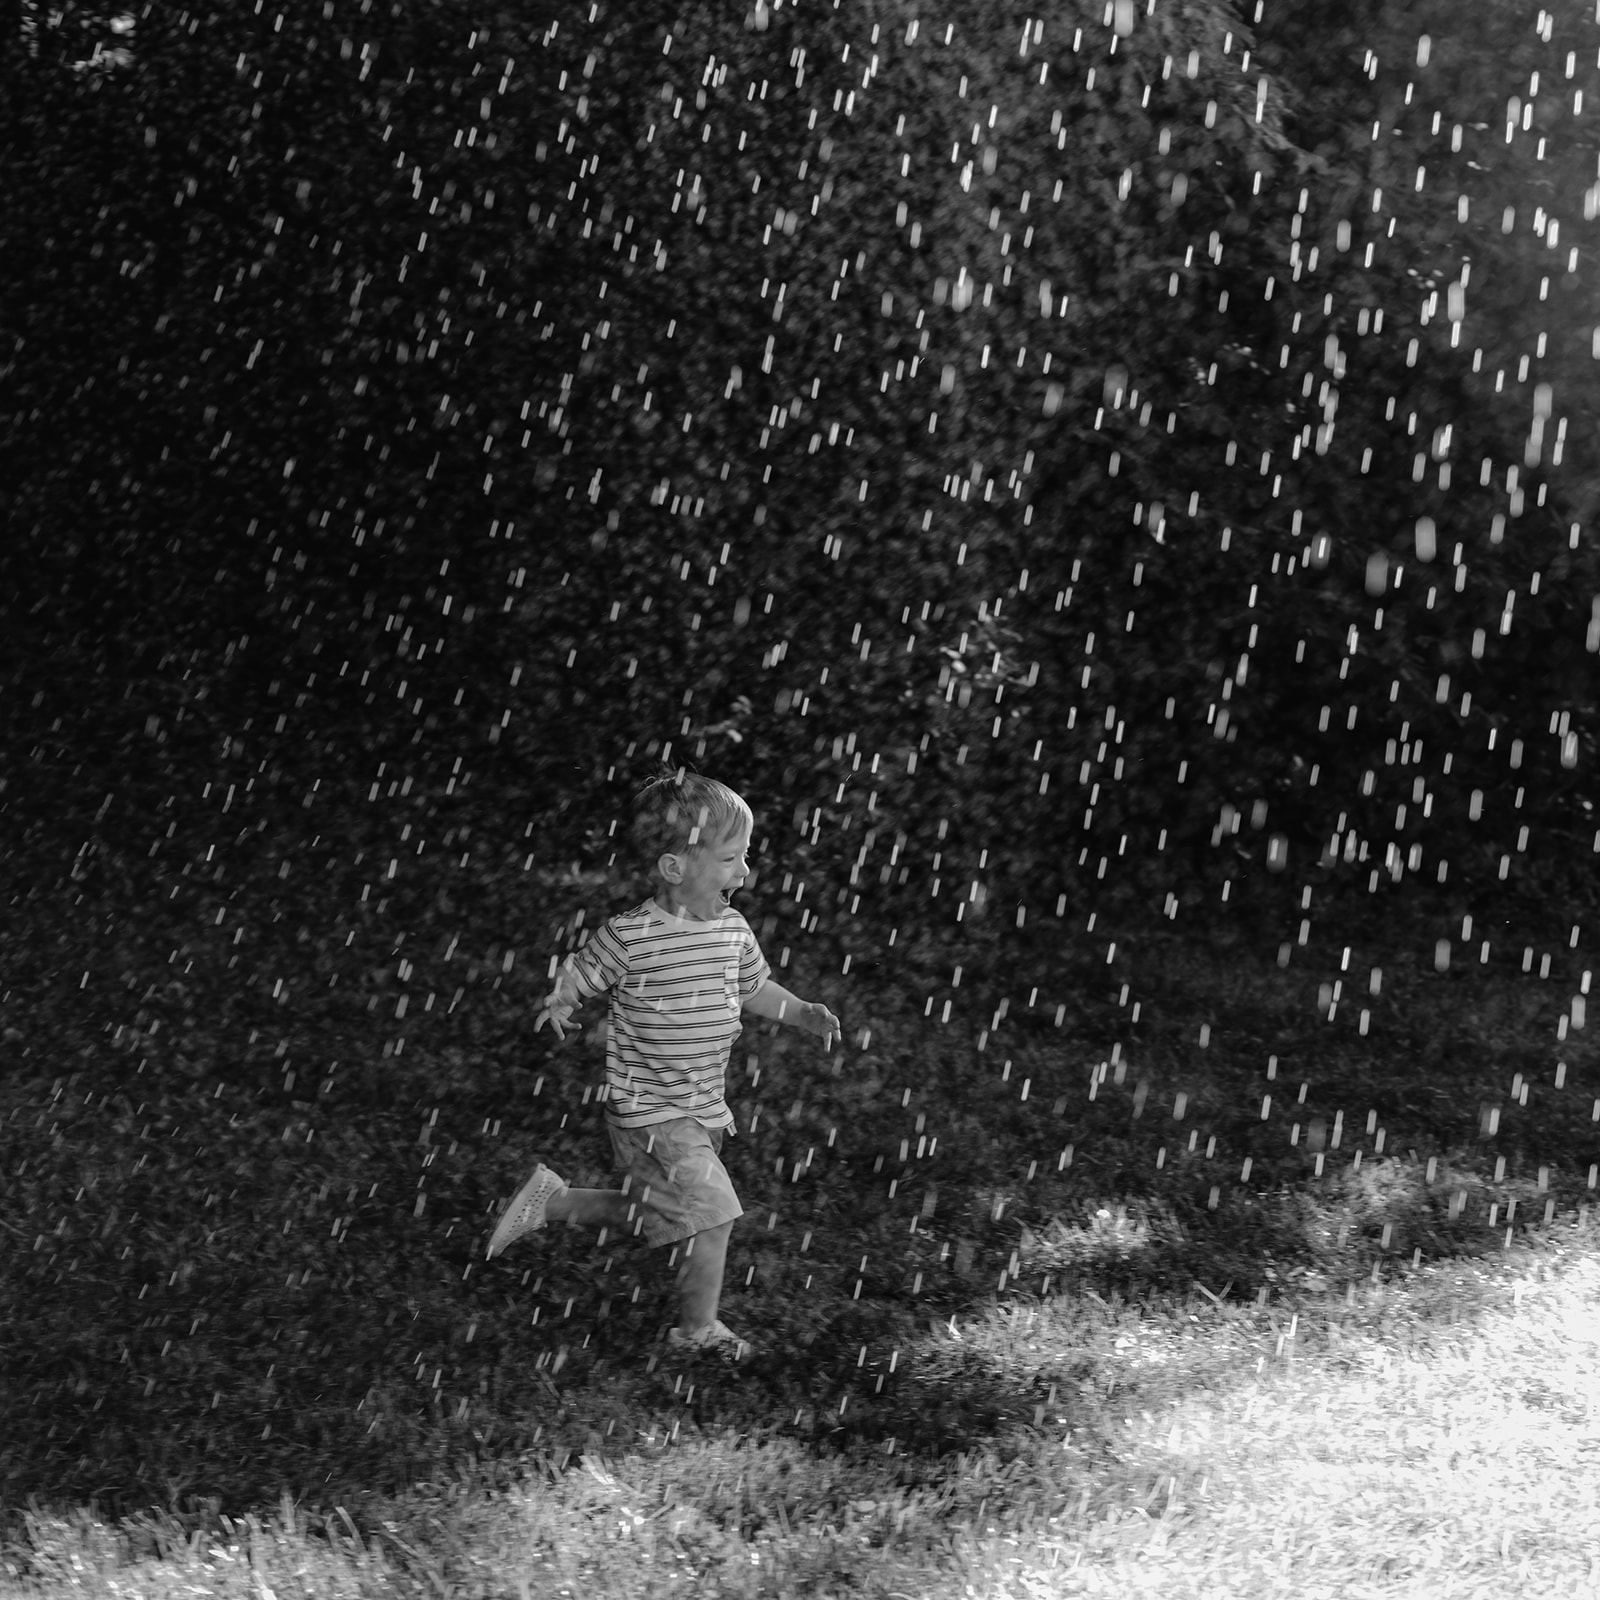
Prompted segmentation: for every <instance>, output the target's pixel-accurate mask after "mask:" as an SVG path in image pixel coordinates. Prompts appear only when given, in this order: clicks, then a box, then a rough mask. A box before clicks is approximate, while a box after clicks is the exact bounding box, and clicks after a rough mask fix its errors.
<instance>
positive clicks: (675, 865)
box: [656, 853, 683, 883]
mask: <svg viewBox="0 0 1600 1600" xmlns="http://www.w3.org/2000/svg"><path fill="white" fill-rule="evenodd" d="M656 871H657V872H658V873H659V874H660V875H661V878H662V880H663V881H664V882H666V883H681V882H682V881H683V857H682V856H677V855H672V854H670V853H669V854H667V855H663V856H660V857H658V858H657V860H656Z"/></svg>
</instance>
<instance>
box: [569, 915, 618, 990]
mask: <svg viewBox="0 0 1600 1600" xmlns="http://www.w3.org/2000/svg"><path fill="white" fill-rule="evenodd" d="M565 964H566V968H567V971H568V972H570V973H571V974H572V975H573V977H574V978H576V979H577V980H578V983H579V985H580V986H581V987H582V988H583V989H584V990H586V991H587V992H588V993H589V994H600V993H602V992H603V991H605V990H607V989H611V988H614V987H615V986H616V985H617V984H619V983H621V982H622V980H623V979H624V978H625V977H627V975H628V946H627V942H626V941H625V940H624V939H623V937H622V934H621V932H620V930H619V929H618V927H617V919H616V918H615V917H612V918H609V919H608V920H607V921H605V922H604V923H602V924H601V925H600V927H598V928H597V929H596V930H595V933H594V937H593V938H592V939H590V941H589V942H588V943H587V944H586V945H585V946H584V947H583V948H582V949H581V950H574V951H573V952H572V954H571V955H570V956H568V957H567V959H566V963H565Z"/></svg>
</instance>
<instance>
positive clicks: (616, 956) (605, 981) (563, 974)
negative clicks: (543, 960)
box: [533, 923, 628, 1039]
mask: <svg viewBox="0 0 1600 1600" xmlns="http://www.w3.org/2000/svg"><path fill="white" fill-rule="evenodd" d="M627 969H628V952H627V949H626V947H625V945H624V944H623V942H622V940H621V939H620V938H619V937H618V936H617V934H616V932H615V930H614V929H613V928H612V926H611V924H610V923H606V924H605V925H604V926H602V927H601V928H600V929H598V930H597V932H596V934H595V937H594V938H593V939H592V940H590V942H589V943H588V944H587V945H585V946H584V948H583V949H582V950H579V951H575V952H574V953H573V954H572V955H570V956H568V957H567V959H566V960H565V961H564V962H562V964H561V966H560V967H559V968H558V969H557V972H556V980H555V987H554V988H553V989H551V991H550V993H549V994H547V995H546V996H545V998H544V1002H543V1004H542V1005H541V1006H540V1007H539V1015H538V1016H537V1017H535V1018H534V1023H533V1031H534V1032H535V1033H537V1032H538V1031H539V1030H540V1028H542V1027H543V1026H544V1025H545V1023H547V1022H548V1023H549V1024H550V1026H551V1027H552V1028H554V1029H555V1033H556V1038H557V1039H565V1038H566V1036H567V1035H566V1029H567V1028H569V1027H571V1026H574V1024H573V1022H572V1013H573V1012H574V1011H576V1010H577V1009H578V1007H579V1006H580V1005H581V1004H582V1003H583V1002H584V1001H585V1000H587V999H589V997H590V996H591V995H597V994H603V993H604V992H605V991H606V990H607V989H609V988H611V986H612V985H613V984H614V983H617V982H619V981H620V980H621V979H622V977H623V976H624V975H625V974H626V972H627Z"/></svg>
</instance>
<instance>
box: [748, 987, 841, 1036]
mask: <svg viewBox="0 0 1600 1600" xmlns="http://www.w3.org/2000/svg"><path fill="white" fill-rule="evenodd" d="M744 1009H745V1010H746V1011H748V1012H750V1013H751V1014H752V1015H753V1016H757V1017H767V1018H770V1019H771V1020H772V1021H774V1022H787V1023H790V1024H792V1025H793V1026H794V1027H797V1028H804V1029H805V1031H806V1032H807V1033H814V1034H816V1035H817V1036H818V1038H820V1039H821V1040H822V1042H823V1044H824V1045H826V1046H831V1045H832V1044H833V1041H834V1040H835V1039H837V1038H839V1037H840V1036H841V1030H840V1027H839V1019H838V1018H837V1017H836V1016H834V1014H833V1013H832V1012H831V1011H830V1010H829V1009H828V1008H827V1007H826V1006H825V1005H823V1003H822V1002H821V1001H820V1000H802V999H801V998H800V997H799V996H798V995H793V994H790V992H789V991H788V990H787V989H785V988H784V986H783V985H782V984H781V983H774V982H773V981H772V979H771V978H768V979H767V981H766V982H765V983H764V984H762V985H761V987H760V988H759V989H757V990H756V992H755V993H754V994H752V995H747V996H746V997H745V1001H744Z"/></svg>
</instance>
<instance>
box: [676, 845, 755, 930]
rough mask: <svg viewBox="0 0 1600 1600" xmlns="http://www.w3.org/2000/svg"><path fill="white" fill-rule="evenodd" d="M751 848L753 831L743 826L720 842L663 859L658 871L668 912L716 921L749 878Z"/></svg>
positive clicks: (697, 846)
mask: <svg viewBox="0 0 1600 1600" xmlns="http://www.w3.org/2000/svg"><path fill="white" fill-rule="evenodd" d="M749 848H750V830H749V828H748V827H746V826H744V825H743V824H740V825H739V826H738V827H737V828H736V829H735V830H734V831H733V832H732V833H729V834H724V835H723V837H722V838H721V839H718V840H713V841H711V842H709V843H707V844H702V845H696V846H695V847H694V848H693V849H690V850H687V851H685V852H684V853H683V854H681V855H679V854H672V855H665V856H662V858H661V861H660V864H659V871H660V874H661V878H662V881H663V883H664V884H665V887H666V899H667V900H668V902H669V909H671V910H675V911H686V912H688V914H689V915H690V916H693V917H699V918H700V919H701V920H702V921H705V922H714V921H716V919H717V918H718V917H720V916H721V915H722V914H723V912H725V911H726V910H727V909H728V904H729V901H730V899H731V897H732V895H733V893H734V891H735V890H736V889H738V888H740V887H742V885H743V884H744V881H745V879H746V878H747V877H749V875H750V868H749V864H748V863H747V862H746V860H745V854H746V852H747V851H748V850H749Z"/></svg>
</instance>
